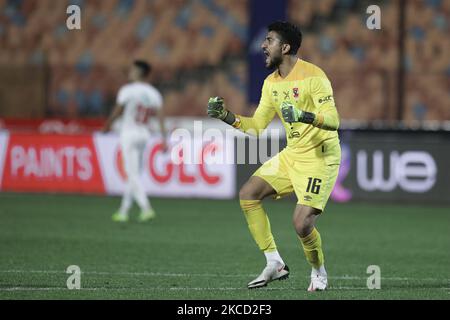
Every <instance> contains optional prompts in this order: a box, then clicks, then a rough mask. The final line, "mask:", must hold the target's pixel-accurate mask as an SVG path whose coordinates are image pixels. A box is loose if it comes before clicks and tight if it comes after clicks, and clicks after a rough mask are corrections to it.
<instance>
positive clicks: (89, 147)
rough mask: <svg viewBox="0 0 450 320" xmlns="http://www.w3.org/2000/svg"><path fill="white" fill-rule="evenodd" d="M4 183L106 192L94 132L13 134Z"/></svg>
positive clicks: (48, 189) (30, 188) (49, 189)
mask: <svg viewBox="0 0 450 320" xmlns="http://www.w3.org/2000/svg"><path fill="white" fill-rule="evenodd" d="M1 187H2V189H3V190H10V191H39V192H41V191H45V192H82V193H104V192H105V188H104V185H103V179H102V176H101V171H100V168H99V162H98V159H97V154H96V150H95V147H94V143H93V140H92V136H90V135H87V136H83V135H82V136H64V135H61V136H60V135H29V134H23V135H20V134H14V135H10V136H9V142H8V145H7V148H6V152H5V154H4V166H3V177H2V183H1Z"/></svg>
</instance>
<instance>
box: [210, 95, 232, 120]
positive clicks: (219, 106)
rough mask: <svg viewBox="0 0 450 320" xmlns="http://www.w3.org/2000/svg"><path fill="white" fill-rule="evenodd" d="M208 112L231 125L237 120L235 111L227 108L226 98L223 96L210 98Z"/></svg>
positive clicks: (212, 116)
mask: <svg viewBox="0 0 450 320" xmlns="http://www.w3.org/2000/svg"><path fill="white" fill-rule="evenodd" d="M207 113H208V116H210V117H211V118H216V119H220V120H222V121H224V122H226V123H228V124H229V125H233V124H234V122H235V121H236V116H235V115H234V113H233V112H230V111H228V110H227V109H225V104H224V100H223V98H221V97H212V98H209V101H208V109H207Z"/></svg>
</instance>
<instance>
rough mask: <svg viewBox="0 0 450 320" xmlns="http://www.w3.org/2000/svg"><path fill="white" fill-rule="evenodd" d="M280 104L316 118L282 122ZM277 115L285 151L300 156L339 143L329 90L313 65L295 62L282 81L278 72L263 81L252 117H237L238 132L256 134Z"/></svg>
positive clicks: (321, 73)
mask: <svg viewBox="0 0 450 320" xmlns="http://www.w3.org/2000/svg"><path fill="white" fill-rule="evenodd" d="M283 101H289V102H291V103H292V104H293V105H294V106H295V107H297V108H298V109H300V110H303V111H307V112H312V113H314V114H315V115H316V119H315V121H314V123H313V124H305V123H300V122H298V123H292V124H289V123H286V122H284V120H283V117H282V115H281V104H282V103H283ZM275 114H278V117H280V119H281V121H282V122H283V125H284V128H285V129H286V136H287V141H288V143H287V148H288V149H290V151H292V152H294V153H301V154H303V155H305V154H307V153H308V152H310V151H311V152H312V151H313V150H317V147H321V146H323V145H325V144H326V145H327V147H332V146H335V145H336V144H339V136H338V132H337V129H338V127H339V115H338V113H337V110H336V106H335V103H334V97H333V89H332V87H331V83H330V81H329V80H328V78H327V76H326V75H325V73H324V72H323V71H322V70H321V69H320V68H319V67H317V66H315V65H314V64H312V63H309V62H306V61H304V60H301V59H298V60H297V63H296V64H295V66H294V68H293V69H292V70H291V72H290V73H289V74H288V75H287V76H286V77H285V78H282V77H281V76H280V74H279V73H278V70H276V71H275V72H273V73H272V74H270V75H269V76H268V77H267V78H266V79H265V81H264V85H263V88H262V94H261V100H260V103H259V105H258V108H257V109H256V111H255V114H254V115H253V117H242V116H238V117H239V119H240V121H241V123H240V128H239V129H240V130H242V131H244V132H246V133H249V134H255V133H256V134H259V132H260V130H262V129H265V128H266V127H267V126H268V125H269V123H270V122H271V121H272V119H273V118H274V116H275Z"/></svg>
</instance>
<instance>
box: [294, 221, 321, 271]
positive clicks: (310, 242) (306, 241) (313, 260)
mask: <svg viewBox="0 0 450 320" xmlns="http://www.w3.org/2000/svg"><path fill="white" fill-rule="evenodd" d="M299 239H300V241H301V243H302V246H303V251H304V252H305V256H306V260H308V262H309V264H310V265H311V266H312V267H313V268H314V269H319V268H320V267H321V266H323V264H324V262H325V261H324V258H323V251H322V239H321V238H320V233H319V231H317V229H316V228H314V230H313V231H312V232H311V234H310V235H309V236H306V237H304V238H300V237H299Z"/></svg>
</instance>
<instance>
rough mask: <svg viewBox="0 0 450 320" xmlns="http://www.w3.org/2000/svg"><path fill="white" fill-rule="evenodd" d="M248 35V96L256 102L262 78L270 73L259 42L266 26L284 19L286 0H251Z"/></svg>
mask: <svg viewBox="0 0 450 320" xmlns="http://www.w3.org/2000/svg"><path fill="white" fill-rule="evenodd" d="M249 9H250V26H249V37H248V48H247V52H248V72H249V77H248V79H249V82H248V90H249V92H248V98H249V102H250V104H258V103H259V99H260V97H261V88H262V85H263V82H264V79H265V78H266V77H267V76H268V75H269V74H270V72H271V71H270V70H267V69H266V68H265V66H264V56H263V54H262V50H261V44H262V42H263V41H264V38H265V37H266V34H267V26H268V25H269V24H270V23H272V22H273V21H275V20H286V10H287V0H277V1H273V0H251V1H250V8H249Z"/></svg>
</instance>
